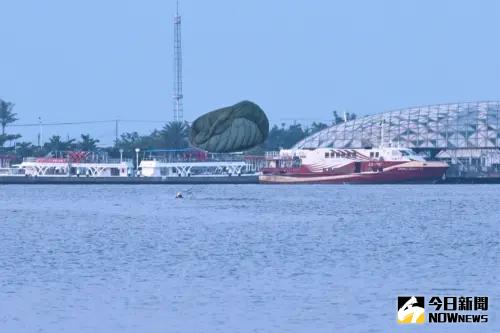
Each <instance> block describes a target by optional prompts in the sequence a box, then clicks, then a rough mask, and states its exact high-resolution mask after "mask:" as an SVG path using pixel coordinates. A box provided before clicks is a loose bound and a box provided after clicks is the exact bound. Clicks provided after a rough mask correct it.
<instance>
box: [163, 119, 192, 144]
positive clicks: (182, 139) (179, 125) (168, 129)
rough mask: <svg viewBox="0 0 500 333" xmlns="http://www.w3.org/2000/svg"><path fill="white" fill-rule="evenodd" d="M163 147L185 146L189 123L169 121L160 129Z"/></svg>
mask: <svg viewBox="0 0 500 333" xmlns="http://www.w3.org/2000/svg"><path fill="white" fill-rule="evenodd" d="M160 134H161V136H162V138H163V140H162V141H163V145H164V146H165V148H176V149H178V148H186V147H187V146H188V140H187V137H188V134H189V125H188V124H187V123H186V122H181V121H171V122H169V123H167V124H165V126H164V127H163V129H162V130H161V131H160Z"/></svg>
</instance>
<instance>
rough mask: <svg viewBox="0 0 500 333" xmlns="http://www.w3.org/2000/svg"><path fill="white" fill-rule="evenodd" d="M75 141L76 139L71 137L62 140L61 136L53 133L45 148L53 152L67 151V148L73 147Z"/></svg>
mask: <svg viewBox="0 0 500 333" xmlns="http://www.w3.org/2000/svg"><path fill="white" fill-rule="evenodd" d="M74 142H75V139H69V140H67V141H62V140H61V137H60V136H59V135H52V136H51V137H50V138H49V142H46V143H45V144H44V148H45V149H46V150H47V151H53V152H58V151H67V150H70V149H71V148H72V146H73V143H74Z"/></svg>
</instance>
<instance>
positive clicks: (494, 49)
mask: <svg viewBox="0 0 500 333" xmlns="http://www.w3.org/2000/svg"><path fill="white" fill-rule="evenodd" d="M0 12H1V13H2V15H1V19H0V36H1V41H2V44H1V49H2V50H1V52H0V78H1V80H0V98H2V99H4V100H7V101H11V102H14V103H15V104H16V107H15V111H16V112H17V113H18V115H19V118H20V120H19V123H20V124H21V123H32V122H36V121H37V118H38V117H39V116H41V117H42V119H43V121H44V122H52V121H83V120H107V119H116V118H120V119H141V120H170V119H171V118H172V100H171V97H172V76H173V74H172V70H173V64H172V56H173V46H172V39H173V25H172V19H173V16H174V12H175V1H173V0H172V1H165V0H145V1H137V0H136V1H132V0H128V1H127V0H106V1H103V0H85V1H68V0H44V1H40V0H23V1H20V0H17V1H8V0H1V3H0ZM181 14H182V19H183V22H182V37H183V40H182V41H183V52H184V59H183V60H184V97H185V99H184V104H185V110H184V114H185V119H186V120H194V119H195V118H196V117H197V116H199V115H200V114H202V113H204V112H207V111H210V110H212V109H214V108H217V107H221V106H226V105H229V104H233V103H236V102H238V101H240V100H243V99H249V100H252V101H254V102H256V103H258V104H259V105H261V107H262V108H263V109H264V110H265V111H266V113H267V114H268V115H269V118H270V120H271V123H281V122H282V121H283V120H286V121H287V122H290V119H297V120H299V121H306V122H310V121H312V120H321V121H327V120H329V119H331V114H332V110H335V109H337V110H347V111H349V112H355V113H357V114H359V115H365V114H370V113H376V112H379V111H383V110H388V109H393V108H399V107H405V106H413V105H421V104H434V103H445V102H455V101H468V100H485V99H492V100H495V99H500V90H499V88H500V44H499V36H498V35H499V33H500V19H499V18H500V2H499V1H456V0H454V1H439V0H428V1H424V0H415V1H411V0H407V1H400V0H394V1H332V0H323V1H319V0H309V1H293V0H273V1H269V0H267V1H265V0H239V1H235V0H211V1H201V0H199V1H194V0H181ZM155 126H156V127H159V126H161V125H160V124H151V123H149V124H148V123H141V124H133V123H126V124H125V123H124V124H121V125H120V130H132V129H137V130H139V131H142V132H146V131H147V130H149V129H151V128H153V127H155ZM16 130H17V131H18V132H22V133H23V134H24V135H25V139H27V140H35V137H36V134H37V131H38V129H37V128H16ZM81 132H89V133H91V134H93V135H95V136H98V137H99V138H100V139H101V140H102V141H103V143H111V142H112V140H113V138H114V125H113V124H109V123H108V124H100V125H91V126H84V125H80V126H63V127H47V128H44V136H48V135H50V134H61V135H63V136H66V135H70V136H76V135H77V134H78V133H81Z"/></svg>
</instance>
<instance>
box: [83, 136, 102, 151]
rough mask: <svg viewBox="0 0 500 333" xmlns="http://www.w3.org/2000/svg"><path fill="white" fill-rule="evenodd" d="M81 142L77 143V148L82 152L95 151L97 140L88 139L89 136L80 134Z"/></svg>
mask: <svg viewBox="0 0 500 333" xmlns="http://www.w3.org/2000/svg"><path fill="white" fill-rule="evenodd" d="M81 137H82V141H80V142H78V148H79V149H80V150H83V151H95V150H96V149H97V144H98V143H99V140H98V139H94V138H91V137H90V134H82V135H81Z"/></svg>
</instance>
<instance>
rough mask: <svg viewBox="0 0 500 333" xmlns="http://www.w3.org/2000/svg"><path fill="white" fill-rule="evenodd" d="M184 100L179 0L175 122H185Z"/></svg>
mask: <svg viewBox="0 0 500 333" xmlns="http://www.w3.org/2000/svg"><path fill="white" fill-rule="evenodd" d="M182 98H183V96H182V47H181V16H180V15H179V0H177V10H176V14H175V16H174V95H173V99H174V100H173V102H174V121H182V120H183V113H184V112H183V105H182Z"/></svg>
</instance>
